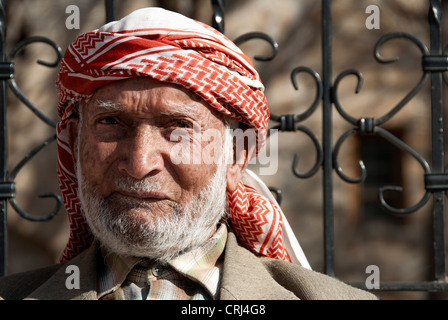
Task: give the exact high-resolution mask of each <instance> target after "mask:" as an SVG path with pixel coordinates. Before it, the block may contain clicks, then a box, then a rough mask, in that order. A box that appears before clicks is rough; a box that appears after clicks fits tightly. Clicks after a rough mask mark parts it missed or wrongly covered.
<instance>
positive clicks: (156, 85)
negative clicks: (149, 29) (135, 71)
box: [79, 77, 231, 126]
mask: <svg viewBox="0 0 448 320" xmlns="http://www.w3.org/2000/svg"><path fill="white" fill-rule="evenodd" d="M80 106H82V108H81V109H83V111H81V110H79V112H80V113H81V112H83V113H86V111H89V110H90V109H95V110H96V111H99V112H116V113H122V114H125V113H135V114H140V115H141V116H142V117H145V116H147V117H149V116H162V115H166V116H168V115H170V116H173V117H175V116H179V117H180V116H189V117H191V118H193V119H195V120H197V121H203V122H204V126H206V125H207V121H209V120H211V119H215V118H216V119H218V120H219V121H220V122H222V123H224V124H226V123H228V122H229V121H230V120H231V119H230V118H229V117H226V116H225V115H223V114H222V113H220V112H218V111H216V110H215V109H214V108H213V107H212V106H210V105H209V104H208V103H207V102H206V101H205V100H204V99H202V98H201V97H199V96H198V95H197V94H195V93H194V92H192V91H190V90H188V89H186V88H184V87H182V86H180V85H177V84H172V83H165V82H161V81H158V80H155V79H152V78H148V77H137V78H131V79H125V80H120V81H116V82H112V83H110V84H107V85H105V86H102V87H100V88H98V89H97V90H96V91H95V93H94V94H93V96H92V98H91V99H89V100H88V101H85V103H83V104H82V105H80Z"/></svg>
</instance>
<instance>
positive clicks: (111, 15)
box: [104, 0, 116, 23]
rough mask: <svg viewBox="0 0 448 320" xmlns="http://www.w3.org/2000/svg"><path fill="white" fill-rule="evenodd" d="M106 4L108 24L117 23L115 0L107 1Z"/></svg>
mask: <svg viewBox="0 0 448 320" xmlns="http://www.w3.org/2000/svg"><path fill="white" fill-rule="evenodd" d="M104 4H105V6H106V23H108V22H111V21H115V19H116V17H115V16H116V12H115V0H105V2H104Z"/></svg>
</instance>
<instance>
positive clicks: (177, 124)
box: [173, 119, 194, 129]
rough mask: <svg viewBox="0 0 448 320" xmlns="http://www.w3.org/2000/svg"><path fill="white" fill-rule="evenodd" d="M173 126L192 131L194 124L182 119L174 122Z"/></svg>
mask: <svg viewBox="0 0 448 320" xmlns="http://www.w3.org/2000/svg"><path fill="white" fill-rule="evenodd" d="M173 126H174V127H176V128H183V129H192V128H193V127H194V124H193V122H191V121H188V120H182V119H180V120H175V121H173Z"/></svg>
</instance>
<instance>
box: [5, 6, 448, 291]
mask: <svg viewBox="0 0 448 320" xmlns="http://www.w3.org/2000/svg"><path fill="white" fill-rule="evenodd" d="M69 5H76V6H77V7H79V10H80V25H79V26H80V28H79V29H72V30H69V29H67V28H66V19H67V18H68V16H69V14H68V13H66V8H67V6H69ZM369 5H376V6H378V8H379V9H380V21H379V27H380V28H379V29H368V28H366V19H367V18H368V17H369V14H367V13H366V8H367V6H369ZM146 6H160V7H164V8H167V9H171V10H174V11H177V12H180V13H183V14H184V15H186V16H189V17H191V18H194V19H197V20H200V21H202V22H204V23H207V24H210V23H211V21H212V6H211V2H210V1H209V0H181V1H180V0H166V1H163V0H160V1H148V0H127V1H126V0H121V1H116V17H117V18H121V17H123V16H125V15H127V14H128V13H130V12H132V11H133V10H135V9H138V8H142V7H146ZM427 12H428V1H423V0H418V1H405V0H392V1H391V0H387V1H386V0H337V1H333V5H332V26H333V28H332V33H333V52H332V54H333V61H332V63H333V76H334V77H336V76H337V75H339V74H340V73H341V72H343V71H345V70H347V69H357V70H359V71H360V72H362V74H363V76H364V83H363V86H362V88H361V90H360V92H359V93H358V94H355V92H354V91H355V88H356V84H357V82H356V78H355V77H347V78H344V80H343V81H342V82H341V84H340V86H339V89H338V97H339V100H340V103H341V105H342V106H343V108H344V110H345V111H346V112H347V113H348V114H350V115H351V116H353V117H355V118H359V117H380V116H382V115H384V114H386V113H387V112H388V111H390V110H391V109H392V108H393V107H394V106H395V105H396V104H397V103H398V102H399V101H400V100H401V99H402V98H403V97H404V96H405V95H406V94H407V93H408V92H409V91H410V90H411V89H412V88H413V87H414V86H415V85H416V84H417V82H418V81H419V79H420V77H421V74H422V71H421V53H420V51H419V50H418V48H417V47H416V46H415V45H414V44H413V43H411V42H409V41H404V40H396V41H391V43H390V44H387V45H384V46H383V48H382V49H381V53H382V54H383V56H385V57H394V56H399V57H400V60H399V62H397V63H393V64H380V63H378V62H377V61H376V60H375V59H374V55H373V50H374V46H375V44H376V42H377V41H378V39H379V38H380V37H381V36H382V35H384V34H387V33H391V32H407V33H410V34H412V35H414V36H415V37H417V38H418V39H420V40H421V41H422V42H423V43H425V44H426V45H427V46H428V47H429V27H428V23H427ZM224 14H225V15H224V17H225V32H224V33H225V34H226V35H227V36H228V37H229V38H230V39H232V40H233V39H236V38H237V37H238V36H241V35H243V34H245V33H248V32H253V31H257V32H264V33H266V34H268V35H269V36H271V37H272V38H274V39H275V40H276V41H277V42H278V45H279V51H278V55H277V56H276V57H275V58H274V59H273V60H272V61H269V62H259V61H256V62H255V66H256V68H257V69H258V71H259V72H260V75H261V78H262V80H263V82H264V84H265V87H266V95H267V99H268V103H269V106H270V110H271V113H273V114H275V115H282V114H299V113H301V112H303V111H305V110H306V109H308V108H309V106H310V105H311V104H312V102H313V99H314V96H315V94H316V89H317V88H316V85H315V83H314V80H313V78H312V77H311V76H309V75H307V74H305V73H303V74H300V75H299V76H298V77H297V82H298V86H299V90H295V89H294V87H293V85H292V83H291V79H290V73H291V71H292V70H293V69H294V68H296V67H298V66H306V67H309V68H311V69H314V70H315V71H316V72H318V73H320V74H322V54H321V2H320V1H315V0H300V1H297V0H275V1H272V0H227V1H225V8H224ZM105 19H106V15H105V9H104V1H99V0H98V1H91V0H59V1H52V0H38V1H36V0H14V1H9V2H8V3H7V52H10V51H11V50H12V48H13V47H14V46H15V45H16V44H17V43H18V42H20V41H22V40H24V39H25V38H28V37H30V36H45V37H48V38H49V39H51V40H53V41H55V42H56V43H57V44H58V45H59V46H60V47H61V48H62V50H63V51H65V49H66V48H67V46H68V44H69V43H70V42H71V41H72V40H74V38H75V37H76V36H77V35H79V34H81V33H83V32H86V31H91V30H93V29H96V28H98V27H100V26H101V25H102V24H104V22H105ZM445 20H446V19H445ZM444 30H446V26H444ZM241 48H242V49H243V51H245V52H246V53H247V54H248V55H249V56H250V57H254V56H256V55H269V54H270V53H271V51H272V49H271V47H270V46H269V45H268V44H267V43H265V42H264V41H261V40H251V41H248V42H246V43H244V44H242V45H241ZM55 58H56V55H55V52H54V50H53V49H52V48H51V47H50V46H48V45H46V44H41V43H36V44H31V45H28V46H26V47H25V48H24V49H23V50H22V51H21V53H20V54H19V55H17V57H16V58H15V68H16V72H15V79H16V82H17V84H18V86H19V88H20V90H21V91H22V92H23V94H24V95H25V96H26V97H27V98H28V99H29V100H30V101H31V102H32V103H33V104H34V105H35V106H36V107H38V108H39V109H40V110H41V111H42V112H43V113H45V114H46V115H47V116H48V117H49V118H51V119H52V120H54V121H57V114H56V104H57V95H56V90H55V85H54V80H55V78H56V73H57V70H56V69H54V68H47V67H44V66H42V65H39V64H37V63H36V60H38V59H40V60H43V61H48V62H51V61H54V60H55ZM429 88H430V83H429V82H427V83H426V85H425V87H424V88H423V89H422V90H421V91H420V92H419V93H418V95H417V96H415V97H414V98H413V99H412V100H411V101H410V102H409V103H408V104H407V105H406V106H405V107H404V108H403V109H402V110H401V111H400V112H399V113H398V114H397V115H396V116H395V117H393V118H392V119H391V120H390V121H388V122H386V123H385V124H384V125H383V126H382V127H383V128H385V129H387V130H388V131H390V132H391V133H393V134H394V135H395V136H397V137H398V138H400V139H401V140H402V141H404V142H405V143H406V144H408V145H409V146H410V147H411V148H413V149H414V150H415V151H417V152H418V153H419V154H421V155H422V156H423V157H424V158H425V159H430V158H431V154H430V152H431V150H430V146H431V144H430V141H431V131H430V129H431V128H430V123H431V121H430V96H429ZM445 98H446V97H445ZM7 99H8V107H7V117H8V118H7V121H8V135H9V137H8V138H9V158H8V167H9V168H13V167H14V166H15V165H16V164H17V163H18V162H19V161H20V160H21V159H22V158H23V157H24V156H25V155H27V154H28V152H29V151H30V150H31V149H32V148H34V147H35V146H37V145H39V144H40V143H42V142H43V141H44V140H45V139H47V138H48V137H50V136H51V135H52V134H54V129H53V128H52V127H50V126H48V125H46V124H44V123H43V122H42V121H40V120H39V119H38V118H36V117H35V116H34V114H33V113H32V112H30V111H29V109H27V108H26V107H25V105H24V104H23V103H22V102H21V101H19V99H18V98H17V97H16V96H15V95H14V94H13V93H12V92H11V90H8V97H7ZM275 124H276V123H273V124H272V125H275ZM301 124H302V125H304V126H306V127H308V128H309V129H310V130H311V131H313V132H314V133H315V134H316V136H317V137H318V139H319V141H322V137H321V136H322V134H321V133H322V114H321V105H319V107H318V108H317V110H316V112H314V113H313V115H312V116H311V117H309V118H308V119H307V120H305V121H304V122H303V123H301ZM351 127H352V126H351V125H350V124H349V123H347V121H345V120H344V119H342V118H341V117H340V116H339V114H338V113H337V112H336V111H335V112H334V113H333V141H336V140H337V139H338V138H339V137H340V136H341V135H342V134H343V133H344V132H345V131H347V130H348V129H350V128H351ZM274 139H275V140H273V141H278V149H279V156H278V170H277V172H276V173H275V175H263V176H261V178H262V179H263V180H264V181H265V182H266V184H267V185H269V186H273V187H276V188H279V189H280V190H281V191H282V202H281V206H282V208H283V211H284V212H285V214H286V216H287V218H288V221H289V223H290V224H291V226H292V228H293V230H294V231H295V233H296V235H297V238H298V239H299V241H300V243H301V245H302V248H303V250H304V251H305V254H306V255H307V257H308V260H309V262H310V264H311V266H312V268H313V269H314V270H317V271H321V272H322V271H323V270H324V254H323V204H322V202H323V196H322V193H323V190H322V172H321V170H319V171H318V172H317V173H316V174H315V175H313V176H312V177H310V178H308V179H299V178H297V177H295V176H294V174H293V173H292V170H291V167H292V162H293V157H294V155H295V154H297V155H298V156H299V158H300V161H299V164H298V169H299V170H300V171H302V172H305V171H308V170H309V169H310V168H311V167H312V166H313V165H314V161H315V158H316V150H315V148H314V146H313V143H312V141H311V140H310V138H309V137H308V136H307V135H305V134H303V133H302V132H299V131H298V132H284V133H279V136H278V137H277V138H274ZM269 146H270V145H269V144H268V147H269ZM360 159H362V160H363V161H364V163H365V166H366V169H367V174H368V175H367V179H366V181H365V182H363V183H358V184H350V183H347V182H345V181H343V180H342V179H340V178H339V177H338V176H337V175H336V174H334V190H333V200H334V214H335V230H334V232H335V275H336V277H338V278H339V279H341V280H343V281H360V282H364V281H365V280H366V278H367V276H368V274H366V268H367V266H369V265H376V266H378V267H379V269H380V272H381V273H380V277H381V280H382V281H404V282H412V281H426V280H432V278H431V274H432V273H433V262H432V256H431V254H432V240H431V239H432V238H431V230H432V226H431V223H432V211H431V209H432V208H431V207H432V206H431V201H429V202H428V203H427V204H426V205H425V206H424V207H423V208H421V209H420V210H418V211H417V212H415V213H413V214H410V215H408V216H405V217H395V216H391V215H389V214H387V213H386V212H384V211H383V210H382V209H381V208H380V207H379V205H378V203H377V194H378V188H379V187H382V186H385V185H397V186H403V187H404V189H403V192H396V193H392V196H391V198H390V199H388V201H389V202H390V203H391V204H394V205H396V206H398V207H410V206H412V205H414V204H415V203H417V202H418V201H419V200H420V198H421V197H422V196H423V194H424V192H425V189H424V180H423V170H422V168H421V166H420V165H419V164H418V163H417V161H416V160H415V159H413V158H412V157H411V156H409V155H408V154H405V153H403V152H401V151H400V150H399V149H397V148H396V147H394V146H393V145H391V144H390V143H389V142H387V141H385V140H384V139H382V138H380V137H377V136H363V137H360V136H358V135H354V136H351V137H350V138H348V139H347V140H346V141H345V143H344V144H343V146H342V148H341V151H340V154H339V156H338V162H339V164H340V166H341V168H342V169H343V170H344V173H346V174H347V175H348V176H350V177H357V176H358V175H359V173H360V169H359V164H358V162H359V160H360ZM251 167H252V169H253V170H254V171H255V172H256V173H259V170H260V167H261V165H260V164H254V165H252V166H251ZM55 168H56V143H55V142H53V143H52V144H50V145H49V147H48V148H46V149H45V151H44V152H41V153H40V154H39V155H37V156H36V158H35V159H33V160H32V161H31V162H30V163H29V164H27V165H26V166H25V167H24V168H23V169H22V170H21V171H20V173H19V174H18V176H17V179H16V190H17V192H16V194H17V196H16V200H17V203H18V204H19V205H20V207H22V208H23V209H24V210H25V211H27V212H29V213H30V214H32V215H34V216H41V215H45V214H46V213H47V212H50V211H51V210H52V209H53V207H54V201H53V200H52V199H39V198H38V195H39V194H42V193H46V192H59V190H58V183H57V176H56V169H55ZM68 234H69V226H68V220H67V217H66V213H65V211H64V210H62V211H61V212H60V213H59V214H58V215H57V216H56V217H54V218H53V219H52V220H51V221H48V222H30V221H27V220H25V219H23V218H22V217H21V216H19V215H18V214H17V213H16V212H15V211H14V210H13V209H12V208H11V207H9V208H8V274H11V273H16V272H21V271H26V270H30V269H33V268H37V267H42V266H46V265H49V264H53V263H55V262H57V261H58V258H59V255H60V254H61V252H62V250H63V248H64V246H65V244H66V241H67V239H68ZM379 295H381V296H382V297H385V298H392V299H437V298H445V297H446V296H445V295H444V294H440V293H428V292H380V293H379Z"/></svg>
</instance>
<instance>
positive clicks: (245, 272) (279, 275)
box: [0, 232, 376, 300]
mask: <svg viewBox="0 0 448 320" xmlns="http://www.w3.org/2000/svg"><path fill="white" fill-rule="evenodd" d="M96 248H97V247H96V246H92V247H91V248H89V249H87V250H86V251H84V252H83V253H81V254H80V255H78V256H77V257H75V258H74V259H72V260H71V261H69V262H66V263H63V264H57V265H53V266H50V267H46V268H42V269H37V270H32V271H28V272H24V273H18V274H13V275H10V276H7V277H4V278H0V299H5V300H21V299H43V300H73V299H75V300H95V299H96V295H97V294H96V274H97V272H96V261H97V259H98V258H99V257H98V250H96ZM69 265H75V266H77V267H78V268H79V274H80V288H79V289H67V287H66V280H67V278H68V277H69V276H70V273H66V268H67V266H69ZM220 299H221V300H235V299H238V300H239V299H244V300H291V299H332V300H334V299H345V300H348V299H358V300H360V299H376V296H374V295H373V294H370V293H368V292H365V291H362V290H359V289H356V288H353V287H350V286H349V285H346V284H344V283H343V282H341V281H339V280H336V279H334V278H331V277H329V276H326V275H323V274H321V273H318V272H315V271H310V270H308V269H305V268H302V267H300V266H297V265H294V264H292V263H289V262H285V261H280V260H274V259H270V258H265V257H258V256H255V255H254V254H252V253H251V252H250V251H249V250H247V249H245V248H243V247H242V246H240V245H239V244H238V243H237V240H236V238H235V235H234V234H233V233H232V232H229V234H228V240H227V244H226V249H225V256H224V266H223V274H222V282H221V288H220Z"/></svg>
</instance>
